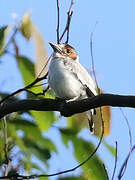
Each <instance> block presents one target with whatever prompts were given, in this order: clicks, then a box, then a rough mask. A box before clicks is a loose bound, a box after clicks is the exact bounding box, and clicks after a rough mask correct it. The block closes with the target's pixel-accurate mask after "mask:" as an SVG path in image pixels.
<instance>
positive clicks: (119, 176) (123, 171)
mask: <svg viewBox="0 0 135 180" xmlns="http://www.w3.org/2000/svg"><path fill="white" fill-rule="evenodd" d="M134 149H135V145H134V146H133V147H132V149H131V151H130V152H129V153H128V155H127V157H126V159H125V161H124V163H123V164H122V166H121V169H120V172H119V175H118V180H120V179H121V178H122V176H123V175H124V173H125V170H126V167H127V162H128V160H129V158H130V156H131V154H132V152H133V151H134Z"/></svg>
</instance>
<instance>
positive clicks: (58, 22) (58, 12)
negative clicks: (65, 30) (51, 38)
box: [56, 0, 60, 44]
mask: <svg viewBox="0 0 135 180" xmlns="http://www.w3.org/2000/svg"><path fill="white" fill-rule="evenodd" d="M56 31H57V44H59V43H60V38H59V36H60V8H59V0H57V29H56Z"/></svg>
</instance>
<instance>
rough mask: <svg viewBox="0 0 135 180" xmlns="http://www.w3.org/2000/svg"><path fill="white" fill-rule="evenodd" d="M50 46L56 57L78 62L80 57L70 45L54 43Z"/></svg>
mask: <svg viewBox="0 0 135 180" xmlns="http://www.w3.org/2000/svg"><path fill="white" fill-rule="evenodd" d="M49 44H50V45H51V47H52V48H53V50H54V56H55V57H62V58H70V59H72V60H75V61H78V55H77V53H76V51H75V49H74V48H73V47H72V46H70V45H69V44H55V43H52V42H50V43H49Z"/></svg>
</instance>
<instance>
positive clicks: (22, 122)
mask: <svg viewBox="0 0 135 180" xmlns="http://www.w3.org/2000/svg"><path fill="white" fill-rule="evenodd" d="M9 123H10V124H12V125H14V126H15V128H16V130H22V131H23V132H24V133H25V136H26V137H27V138H28V139H30V140H31V141H35V142H36V143H37V145H39V146H42V148H46V149H48V150H50V151H54V152H57V149H56V147H55V145H54V144H53V143H52V141H51V140H50V139H48V138H45V137H44V136H43V135H42V132H41V131H40V129H39V128H38V126H37V125H36V124H35V123H34V122H30V121H27V120H26V119H16V120H11V121H10V122H9ZM35 132H36V136H33V134H34V133H35ZM39 139H40V141H39Z"/></svg>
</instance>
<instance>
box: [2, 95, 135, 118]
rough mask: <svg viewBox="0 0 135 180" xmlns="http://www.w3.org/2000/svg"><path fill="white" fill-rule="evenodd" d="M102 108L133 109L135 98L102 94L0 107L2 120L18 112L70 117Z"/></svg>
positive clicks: (39, 100) (24, 102) (30, 100)
mask: <svg viewBox="0 0 135 180" xmlns="http://www.w3.org/2000/svg"><path fill="white" fill-rule="evenodd" d="M101 106H113V107H131V108H135V96H123V95H114V94H100V95H97V96H93V97H90V98H87V99H83V100H79V101H72V102H68V103H67V102H66V101H60V100H54V99H47V98H46V99H44V98H43V99H36V100H34V99H27V100H20V101H14V102H12V103H11V102H10V103H8V104H6V103H3V104H1V106H0V118H2V117H4V116H5V115H7V114H9V113H12V112H17V111H29V110H36V111H59V112H60V113H61V115H63V116H65V117H69V116H71V115H73V114H76V113H81V112H85V111H88V110H90V109H94V108H97V107H101Z"/></svg>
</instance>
